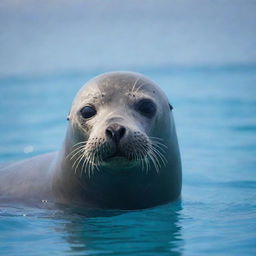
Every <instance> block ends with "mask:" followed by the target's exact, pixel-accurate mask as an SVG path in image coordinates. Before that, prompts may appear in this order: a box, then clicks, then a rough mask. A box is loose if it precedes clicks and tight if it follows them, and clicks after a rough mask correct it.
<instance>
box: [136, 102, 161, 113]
mask: <svg viewBox="0 0 256 256" xmlns="http://www.w3.org/2000/svg"><path fill="white" fill-rule="evenodd" d="M135 106H136V109H137V111H139V112H140V113H141V114H142V115H144V116H147V117H153V116H154V114H155V113H156V105H155V103H154V102H153V101H152V100H150V99H142V100H140V101H139V102H137V103H136V105H135Z"/></svg>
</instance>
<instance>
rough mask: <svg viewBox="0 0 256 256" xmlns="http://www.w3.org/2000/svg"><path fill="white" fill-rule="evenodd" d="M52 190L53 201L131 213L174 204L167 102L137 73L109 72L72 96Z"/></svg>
mask: <svg viewBox="0 0 256 256" xmlns="http://www.w3.org/2000/svg"><path fill="white" fill-rule="evenodd" d="M68 120H69V127H68V130H67V135H66V139H65V145H64V148H63V150H62V152H61V153H60V156H59V161H58V166H59V168H58V171H57V172H56V173H55V178H54V183H53V188H54V190H55V193H56V195H57V197H58V198H59V201H60V202H64V203H66V202H70V201H72V202H76V203H78V204H81V203H82V204H89V205H90V206H93V207H100V208H120V209H137V208H145V207H151V206H154V205H157V204H161V203H164V202H168V201H170V200H174V199H176V198H177V197H178V196H179V195H180V191H181V162H180V153H179V147H178V143H177V136H176V131H175V125H174V120H173V116H172V112H171V109H170V105H169V103H168V99H167V97H166V96H165V94H164V93H163V92H162V90H161V89H160V88H159V87H158V86H157V85H156V84H155V83H154V82H152V81H150V80H149V79H147V78H146V77H144V76H142V75H141V74H138V73H131V72H111V73H106V74H103V75H100V76H98V77H96V78H94V79H92V80H90V81H89V82H88V83H87V84H85V85H84V86H83V87H82V88H81V89H80V91H79V92H78V94H77V95H76V97H75V99H74V101H73V104H72V107H71V111H70V114H69V116H68Z"/></svg>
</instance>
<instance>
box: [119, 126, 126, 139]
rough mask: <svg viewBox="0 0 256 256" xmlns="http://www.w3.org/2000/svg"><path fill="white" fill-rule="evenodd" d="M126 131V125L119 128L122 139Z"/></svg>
mask: <svg viewBox="0 0 256 256" xmlns="http://www.w3.org/2000/svg"><path fill="white" fill-rule="evenodd" d="M125 131H126V129H125V127H123V126H121V127H120V129H119V137H120V139H121V138H122V137H124V134H125Z"/></svg>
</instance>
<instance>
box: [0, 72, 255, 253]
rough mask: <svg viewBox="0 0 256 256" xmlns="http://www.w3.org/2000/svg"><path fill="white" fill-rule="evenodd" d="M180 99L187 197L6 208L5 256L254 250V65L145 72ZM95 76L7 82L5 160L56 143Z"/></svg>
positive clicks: (1, 237)
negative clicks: (127, 207) (142, 204)
mask: <svg viewBox="0 0 256 256" xmlns="http://www.w3.org/2000/svg"><path fill="white" fill-rule="evenodd" d="M138 71H142V72H143V73H144V74H145V75H147V76H149V77H150V78H151V79H153V80H155V81H156V82H157V83H159V84H160V85H161V87H162V88H163V90H164V91H165V92H166V94H167V95H168V98H169V99H170V102H171V103H172V105H173V106H174V115H175V120H176V126H177V133H178V137H179V143H180V148H181V156H182V163H183V177H184V178H183V190H182V199H181V200H180V201H177V202H173V203H169V204H167V205H162V206H158V207H155V208H152V209H145V210H139V211H95V210H88V211H83V212H81V213H77V212H74V211H73V210H72V209H58V210H48V209H44V208H42V209H36V208H29V207H25V206H22V205H7V204H6V205H1V206H0V254H1V255H214V256H215V255H256V67H247V68H246V67H244V68H242V67H241V68H239V67H230V68H216V69H209V68H208V69H207V68H203V69H172V68H164V69H158V70H144V71H143V70H138ZM94 75H96V73H82V72H81V73H79V72H66V73H63V74H55V73H52V74H49V75H42V76H41V77H39V76H27V77H25V76H23V77H22V76H20V77H7V78H1V79H0V117H1V118H0V142H1V143H0V161H1V162H7V161H14V160H18V159H23V158H27V157H31V156H33V155H38V154H41V153H45V152H49V151H53V150H58V148H59V147H60V146H61V143H62V140H63V137H64V134H65V129H66V121H65V120H66V115H67V113H68V110H69V106H70V104H71V101H72V98H73V96H74V95H75V93H76V91H77V90H78V89H79V88H80V86H81V85H82V84H83V83H84V82H85V81H87V80H88V79H89V78H91V77H93V76H94Z"/></svg>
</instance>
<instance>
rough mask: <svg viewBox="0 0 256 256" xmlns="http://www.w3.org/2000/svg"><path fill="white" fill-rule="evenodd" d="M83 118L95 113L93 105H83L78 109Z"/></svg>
mask: <svg viewBox="0 0 256 256" xmlns="http://www.w3.org/2000/svg"><path fill="white" fill-rule="evenodd" d="M80 113H81V115H82V117H83V118H90V117H93V116H94V115H96V113H97V111H96V109H95V108H94V107H93V106H85V107H83V108H82V109H81V110H80Z"/></svg>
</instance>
